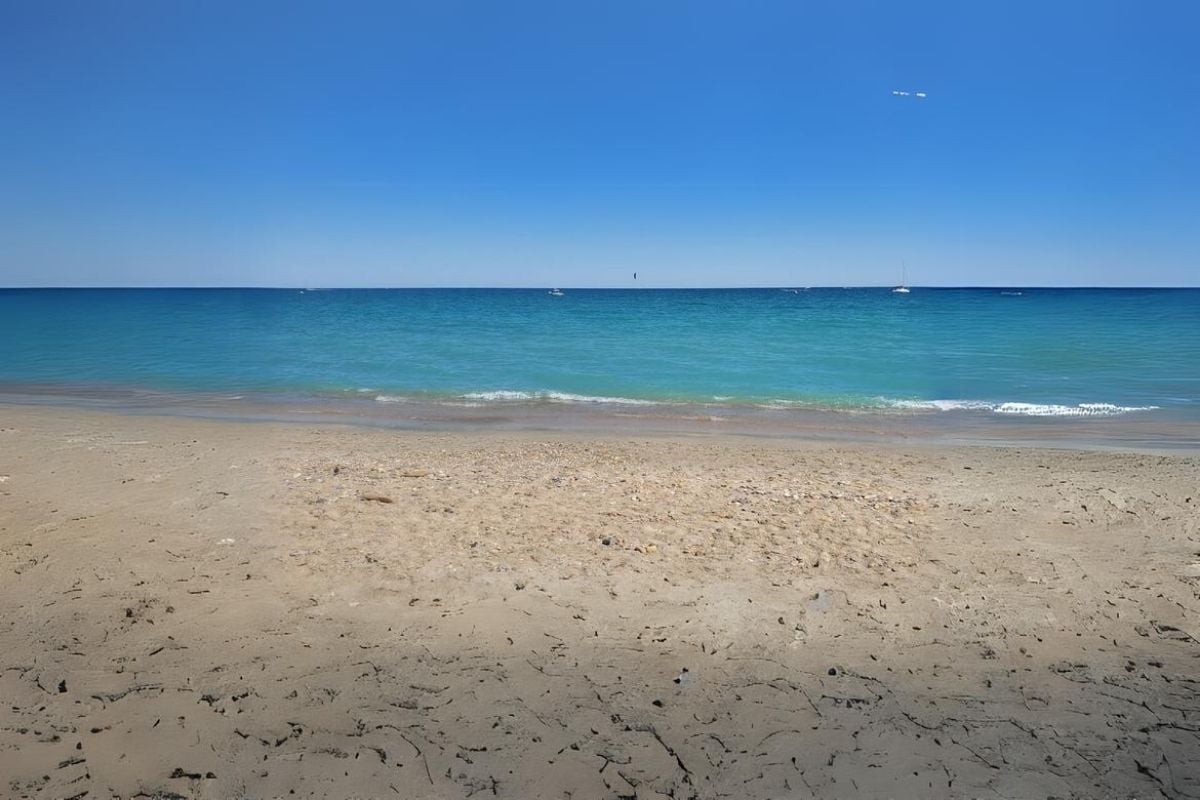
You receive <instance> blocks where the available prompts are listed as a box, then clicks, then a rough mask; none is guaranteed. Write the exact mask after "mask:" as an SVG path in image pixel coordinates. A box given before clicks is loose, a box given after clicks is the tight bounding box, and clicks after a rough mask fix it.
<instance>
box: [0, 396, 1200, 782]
mask: <svg viewBox="0 0 1200 800" xmlns="http://www.w3.org/2000/svg"><path fill="white" fill-rule="evenodd" d="M0 568H2V569H3V575H4V578H3V581H0V608H2V609H3V614H0V704H2V706H0V707H2V708H3V709H4V712H3V714H2V715H0V776H2V780H3V783H2V784H0V794H2V795H3V796H6V797H7V796H11V797H63V798H65V797H88V798H95V797H103V798H109V797H121V798H127V797H159V798H171V797H185V798H191V797H200V798H228V797H256V798H266V797H289V796H304V797H364V798H365V797H402V798H458V797H480V798H482V797H492V796H496V797H508V798H535V797H539V798H540V797H545V798H568V797H574V798H622V797H624V798H628V797H636V798H651V797H675V798H686V797H698V798H715V797H736V798H779V797H789V798H790V797H798V798H803V797H839V798H841V797H1020V798H1030V797H1080V798H1083V797H1156V796H1163V797H1195V796H1200V615H1198V611H1200V459H1198V458H1197V457H1196V456H1195V455H1188V454H1178V455H1170V454H1167V455H1163V454H1143V453H1134V452H1098V451H1094V452H1086V451H1076V450H1065V449H1055V450H1047V449H1037V448H1028V447H1014V446H1009V447H981V446H972V447H967V446H948V445H938V446H932V445H928V444H919V443H863V442H859V443H853V442H817V441H811V440H806V439H803V438H787V437H782V438H779V437H777V438H756V437H745V436H741V437H732V436H715V435H714V436H692V437H679V436H676V437H672V436H650V435H637V434H631V433H628V432H625V433H619V434H603V433H600V432H595V431H587V432H576V433H570V432H564V431H558V432H541V433H539V432H480V431H474V432H464V431H458V432H446V433H439V432H421V431H402V430H385V429H378V428H361V427H351V426H334V425H326V426H322V425H316V424H294V423H292V424H286V423H247V422H232V421H213V420H198V419H183V418H167V417H151V416H141V417H139V416H123V415H115V414H109V413H104V412H99V411H84V410H78V409H64V408H28V407H26V408H22V407H16V406H0ZM293 793H294V794H293Z"/></svg>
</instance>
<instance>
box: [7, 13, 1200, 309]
mask: <svg viewBox="0 0 1200 800" xmlns="http://www.w3.org/2000/svg"><path fill="white" fill-rule="evenodd" d="M1196 30H1200V4H1196V3H1194V2H1190V0H1188V1H1187V2H1182V1H1181V2H1132V1H1131V2H1106V1H1105V0H1088V1H1087V2H1070V1H1063V2H1045V0H1039V2H1036V3H1034V2H1023V1H1020V0H1018V1H1016V2H1003V3H1001V2H945V3H901V2H855V1H854V0H839V1H838V2H820V3H818V2H797V0H788V1H786V2H784V1H781V2H756V1H755V0H741V1H740V2H726V3H712V2H704V1H703V0H688V1H687V2H667V1H665V0H664V1H663V2H647V1H646V0H635V1H634V2H625V0H602V1H600V2H591V1H590V0H571V2H562V1H561V0H553V1H551V2H541V1H540V0H539V1H538V2H520V1H519V0H512V1H511V2H505V3H497V2H482V1H481V2H458V1H457V0H423V1H422V2H403V1H402V0H397V1H395V2H387V3H378V4H375V3H356V2H324V3H312V2H305V0H291V1H289V2H286V3H285V2H279V3H268V2H193V1H192V0H175V1H173V2H152V0H122V1H121V2H109V1H105V0H80V1H79V2H59V1H58V0H35V1H33V2H23V1H21V0H4V2H0V286H562V287H575V286H596V287H606V286H614V287H625V286H644V287H653V286H809V285H811V286H827V285H829V286H840V285H888V284H893V283H897V282H899V280H900V274H901V263H902V262H903V263H904V264H906V265H907V276H908V282H909V283H910V284H913V285H955V286H967V285H986V286H1006V285H1007V286H1017V285H1024V286H1032V285H1062V286H1070V285H1087V286H1099V285H1105V286H1154V285H1174V286H1184V285H1191V286H1196V285H1200V145H1198V144H1197V143H1200V48H1197V47H1196V46H1195V40H1194V36H1195V31H1196ZM893 90H908V91H923V92H926V93H927V95H928V96H927V97H926V98H925V99H919V98H916V97H914V96H909V97H897V96H894V95H893V94H892V91H893ZM634 272H637V274H638V277H637V280H636V281H635V280H634V279H633V273H634Z"/></svg>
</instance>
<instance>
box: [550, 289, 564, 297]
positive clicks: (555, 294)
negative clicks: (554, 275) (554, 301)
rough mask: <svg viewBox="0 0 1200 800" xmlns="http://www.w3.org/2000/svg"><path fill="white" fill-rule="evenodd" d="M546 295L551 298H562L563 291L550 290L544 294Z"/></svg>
mask: <svg viewBox="0 0 1200 800" xmlns="http://www.w3.org/2000/svg"><path fill="white" fill-rule="evenodd" d="M546 294H548V295H550V296H551V297H562V296H563V290H562V289H551V290H550V291H548V292H546Z"/></svg>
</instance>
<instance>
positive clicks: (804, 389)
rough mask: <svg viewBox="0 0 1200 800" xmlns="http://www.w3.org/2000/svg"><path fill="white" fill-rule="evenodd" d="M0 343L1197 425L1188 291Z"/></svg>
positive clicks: (759, 401) (54, 375)
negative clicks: (1150, 419) (1148, 419)
mask: <svg viewBox="0 0 1200 800" xmlns="http://www.w3.org/2000/svg"><path fill="white" fill-rule="evenodd" d="M0 341H3V342H5V343H6V346H5V352H4V356H3V358H2V359H0V384H4V386H6V387H8V388H10V389H11V388H12V387H17V386H21V387H25V388H26V389H27V388H28V387H30V386H33V385H36V386H38V387H40V388H39V391H40V392H41V393H43V394H46V395H53V394H55V393H62V392H70V393H73V394H75V395H79V396H82V395H86V394H88V393H89V392H90V393H92V394H96V393H101V394H102V393H104V392H108V393H110V395H111V396H112V397H117V396H125V397H131V396H134V395H136V394H137V393H141V394H142V395H145V394H147V393H150V394H153V393H156V392H163V393H184V394H187V393H203V395H204V397H206V398H209V399H212V398H218V397H225V398H226V399H229V400H230V402H234V399H246V398H247V397H249V398H251V399H254V398H258V399H266V398H269V397H279V396H282V395H286V396H287V397H288V398H290V399H294V400H303V399H308V400H343V399H344V400H347V401H353V402H354V403H356V404H357V403H359V402H360V401H367V402H371V403H375V404H378V405H380V406H406V405H411V404H414V403H415V404H417V405H420V406H422V407H425V406H428V405H431V404H433V405H439V404H440V405H446V406H448V407H451V408H454V407H457V408H461V409H471V408H486V409H498V410H502V411H501V413H505V414H507V413H509V411H508V410H504V409H509V410H511V408H512V407H513V406H522V407H524V406H530V405H534V406H559V405H563V406H565V405H571V406H575V405H584V406H589V407H592V406H595V407H603V408H606V409H617V410H620V409H625V410H635V409H639V408H650V407H654V406H657V405H664V406H668V407H669V408H670V409H671V410H672V413H676V412H678V411H679V409H681V408H682V409H685V410H686V409H688V408H691V409H693V410H704V413H707V412H708V411H710V410H712V409H718V413H720V411H719V410H720V409H733V410H738V409H741V410H748V409H761V410H764V411H783V412H786V411H789V410H794V409H799V410H843V411H858V412H864V411H865V412H870V413H885V414H886V413H914V412H925V413H930V414H941V413H953V414H956V415H962V414H966V415H976V416H981V417H992V418H1000V417H1066V418H1072V419H1091V418H1112V417H1117V416H1120V417H1130V416H1133V417H1141V416H1147V415H1149V416H1153V417H1155V418H1161V419H1170V420H1187V421H1190V420H1198V419H1200V290H1194V289H1179V290H1155V289H1139V290H1127V289H1007V290H1000V289H922V288H919V287H918V288H915V289H914V290H913V291H912V293H911V294H907V295H901V294H893V293H892V292H890V291H888V290H887V289H811V290H796V291H784V290H779V289H744V290H643V291H626V290H566V291H565V294H564V295H563V296H562V297H554V296H550V295H548V294H547V292H546V291H545V290H488V289H480V290H329V291H325V290H307V291H301V290H244V289H184V290H181V289H147V290H136V289H134V290H125V289H112V290H0ZM3 388H4V387H3V386H0V389H3ZM399 413H404V412H399Z"/></svg>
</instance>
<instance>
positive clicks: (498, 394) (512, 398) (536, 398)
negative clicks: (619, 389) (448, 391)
mask: <svg viewBox="0 0 1200 800" xmlns="http://www.w3.org/2000/svg"><path fill="white" fill-rule="evenodd" d="M462 398H463V399H464V400H483V401H487V402H501V403H518V402H543V403H603V404H606V405H623V406H656V405H660V404H659V403H658V402H656V401H654V400H637V399H634V398H632V397H605V396H597V395H587V394H572V393H571V392H553V391H545V392H519V391H512V390H507V389H501V390H497V391H494V392H470V393H468V394H464V395H462Z"/></svg>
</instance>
